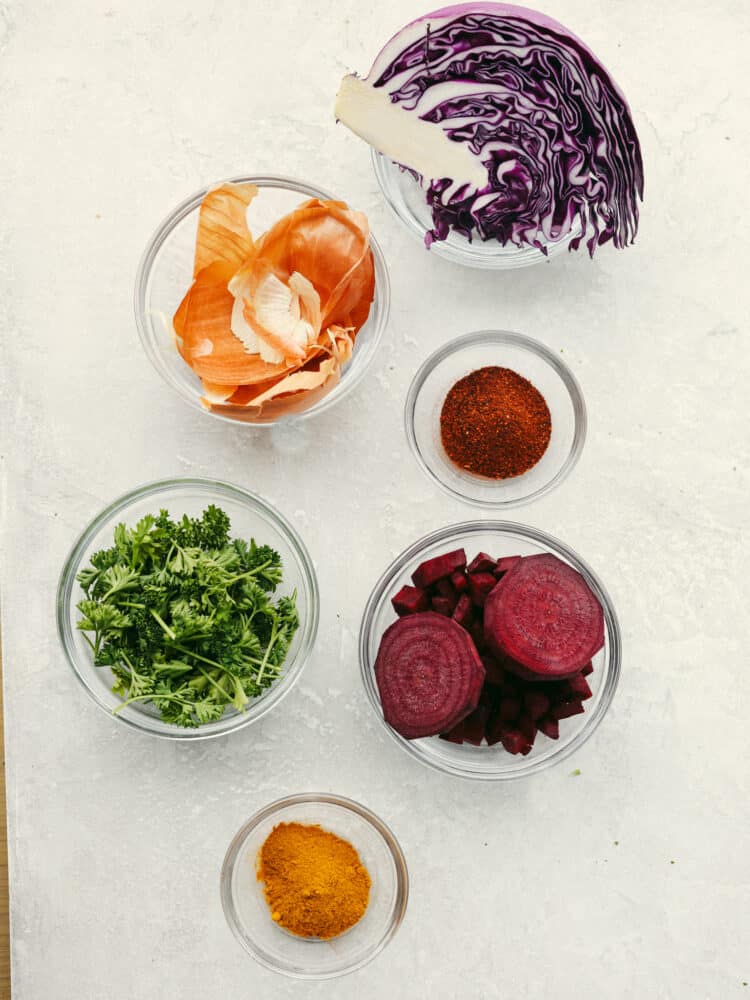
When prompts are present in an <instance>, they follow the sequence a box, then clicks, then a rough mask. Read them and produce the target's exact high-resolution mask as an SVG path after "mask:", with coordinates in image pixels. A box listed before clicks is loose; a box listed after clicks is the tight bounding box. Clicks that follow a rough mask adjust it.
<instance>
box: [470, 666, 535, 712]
mask: <svg viewBox="0 0 750 1000" xmlns="http://www.w3.org/2000/svg"><path fill="white" fill-rule="evenodd" d="M482 662H484V661H482ZM550 704H551V702H550V700H549V698H548V697H547V695H546V694H544V692H543V691H524V695H523V707H524V708H525V710H526V712H527V713H528V715H529V717H530V718H532V719H533V720H534V721H535V722H536V720H537V719H541V717H542V716H543V715H546V714H547V712H549V709H550Z"/></svg>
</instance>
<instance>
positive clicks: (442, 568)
mask: <svg viewBox="0 0 750 1000" xmlns="http://www.w3.org/2000/svg"><path fill="white" fill-rule="evenodd" d="M465 565H466V553H465V552H464V550H463V549H455V550H454V551H453V552H444V553H443V554H442V555H441V556H435V557H434V559H426V560H425V561H424V562H423V563H420V565H419V566H417V568H416V569H415V570H414V572H413V573H412V575H411V578H412V580H413V581H414V585H415V586H416V587H429V586H431V585H432V584H433V583H437V581H438V580H442V579H443V577H445V576H450V575H451V573H453V572H454V570H457V569H463V568H464V566H465Z"/></svg>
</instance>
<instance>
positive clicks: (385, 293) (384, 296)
mask: <svg viewBox="0 0 750 1000" xmlns="http://www.w3.org/2000/svg"><path fill="white" fill-rule="evenodd" d="M221 184H255V185H257V187H259V188H263V187H267V188H268V187H271V188H282V189H284V190H286V191H294V192H295V193H298V194H301V195H306V196H307V197H308V198H320V199H335V198H336V196H335V195H333V194H331V192H330V191H327V190H325V189H324V188H319V187H316V186H315V185H313V184H308V183H307V182H306V181H301V180H298V179H297V178H294V177H285V176H283V175H282V174H254V175H243V176H239V177H225V178H222V179H220V180H217V181H214V182H213V183H212V184H209V185H207V186H205V187H202V188H201V189H200V190H199V191H196V192H195V193H194V194H192V195H190V196H189V197H187V198H185V199H184V201H182V202H180V204H179V205H177V207H176V208H174V209H172V211H171V212H170V213H169V214H168V215H166V216H165V217H164V218H163V219H162V221H161V222H160V223H159V225H158V226H157V228H156V231H155V232H154V234H153V236H152V237H151V239H150V240H149V241H148V243H147V244H146V249H145V250H144V251H143V254H142V256H141V259H140V262H139V264H138V270H137V272H136V276H135V288H134V293H133V308H134V311H135V323H136V328H137V330H138V336H139V339H140V341H141V346H142V347H143V350H144V352H145V354H146V357H147V358H148V359H149V361H150V362H151V365H152V367H153V368H154V369H155V370H156V372H157V373H158V374H159V375H160V376H161V378H162V379H163V380H164V381H165V382H166V383H167V385H169V386H170V388H171V389H172V390H173V391H174V392H176V393H177V395H178V396H179V397H180V399H182V400H183V401H184V402H186V403H187V404H188V405H189V406H190V407H191V408H192V409H197V410H199V411H200V412H202V413H205V414H207V415H208V416H210V417H213V418H214V419H216V420H222V421H224V422H225V423H228V424H231V425H232V426H233V427H238V426H246V427H250V428H258V427H275V426H278V425H279V424H280V423H282V422H292V421H293V422H300V421H302V420H307V419H308V418H309V417H312V416H316V415H317V414H319V413H322V412H323V411H324V410H327V409H328V407H329V406H332V405H333V404H334V403H336V402H337V401H338V400H340V399H343V398H344V396H346V395H348V394H349V393H350V392H351V390H352V389H354V387H355V386H356V385H358V384H359V382H360V380H361V379H362V377H363V376H364V375H365V373H366V372H367V368H368V366H367V365H364V366H363V367H362V368H361V369H360V370H359V371H358V372H355V373H353V374H351V375H349V376H348V377H347V378H346V379H344V378H342V379H341V381H340V382H339V384H338V385H337V386H335V387H334V389H332V390H331V392H329V393H328V394H327V395H325V396H324V397H323V398H322V399H320V400H318V402H317V403H315V404H314V405H313V406H311V407H310V408H309V410H302V411H301V412H299V413H294V414H290V415H289V416H288V417H283V418H280V419H278V420H269V421H265V422H262V423H253V422H251V421H242V420H237V419H234V418H233V417H230V416H228V415H226V414H224V413H217V412H215V411H214V410H207V409H206V408H205V407H203V406H202V405H201V403H200V401H199V398H198V396H197V395H196V396H193V395H192V394H190V393H187V392H185V391H183V389H182V388H181V387H180V386H179V385H177V384H176V383H175V382H174V381H173V380H172V378H171V377H170V376H169V374H168V373H167V372H166V371H165V369H164V367H163V366H162V364H161V362H160V359H159V356H158V354H157V352H156V350H155V349H154V346H153V344H152V343H151V338H150V335H149V330H148V325H147V323H146V318H145V317H146V290H147V288H148V281H149V276H150V274H151V269H152V268H153V265H154V261H155V260H156V256H157V254H158V253H159V251H160V250H161V248H162V246H163V245H164V242H165V240H166V239H167V238H168V237H169V236H170V234H171V233H172V231H173V230H174V229H175V227H176V226H178V225H179V224H180V223H181V222H182V221H183V219H185V218H186V217H187V216H188V215H190V213H191V212H194V211H195V210H196V209H197V208H198V207H199V206H200V204H201V202H202V201H203V199H204V198H205V196H206V195H207V194H208V192H209V191H212V190H213V189H214V188H216V187H218V186H219V185H221ZM370 248H371V249H372V254H373V259H374V263H375V296H376V298H375V300H374V301H377V302H378V303H379V310H380V315H379V318H378V322H377V325H376V326H375V328H374V330H373V333H372V340H371V343H370V353H371V355H372V356H374V355H375V353H376V351H377V349H378V346H379V345H380V341H381V340H382V337H383V333H384V331H385V328H386V326H387V324H388V316H389V313H390V308H391V283H390V277H389V274H388V266H387V264H386V261H385V256H384V254H383V251H382V250H381V248H380V244H379V243H378V241H377V240H376V239H375V236H374V235H373V233H372V231H371V232H370ZM356 349H357V345H356V343H355V346H354V350H355V351H356ZM370 360H372V358H371V359H370Z"/></svg>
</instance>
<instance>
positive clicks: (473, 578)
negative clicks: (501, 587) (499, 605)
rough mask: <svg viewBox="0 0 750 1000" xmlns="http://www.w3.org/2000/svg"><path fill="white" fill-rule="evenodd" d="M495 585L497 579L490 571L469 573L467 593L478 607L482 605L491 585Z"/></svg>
mask: <svg viewBox="0 0 750 1000" xmlns="http://www.w3.org/2000/svg"><path fill="white" fill-rule="evenodd" d="M496 585H497V580H496V579H495V577H494V576H493V575H492V573H470V574H469V593H470V594H471V599H472V601H473V602H474V603H475V604H476V606H477V607H478V608H483V607H484V602H485V601H486V599H487V595H488V594H489V592H490V591H491V590H492V588H493V587H495V586H496Z"/></svg>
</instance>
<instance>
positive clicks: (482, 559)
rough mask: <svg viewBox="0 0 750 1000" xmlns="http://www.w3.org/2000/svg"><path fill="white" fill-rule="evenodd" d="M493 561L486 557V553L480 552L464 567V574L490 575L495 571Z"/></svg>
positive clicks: (490, 557)
mask: <svg viewBox="0 0 750 1000" xmlns="http://www.w3.org/2000/svg"><path fill="white" fill-rule="evenodd" d="M495 565H496V564H495V560H494V559H493V558H492V556H488V555H487V553H486V552H480V553H479V555H478V556H475V557H474V558H473V559H472V560H471V562H470V563H469V565H468V566H467V567H466V572H467V573H469V574H471V573H492V572H493V571H494V569H495Z"/></svg>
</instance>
